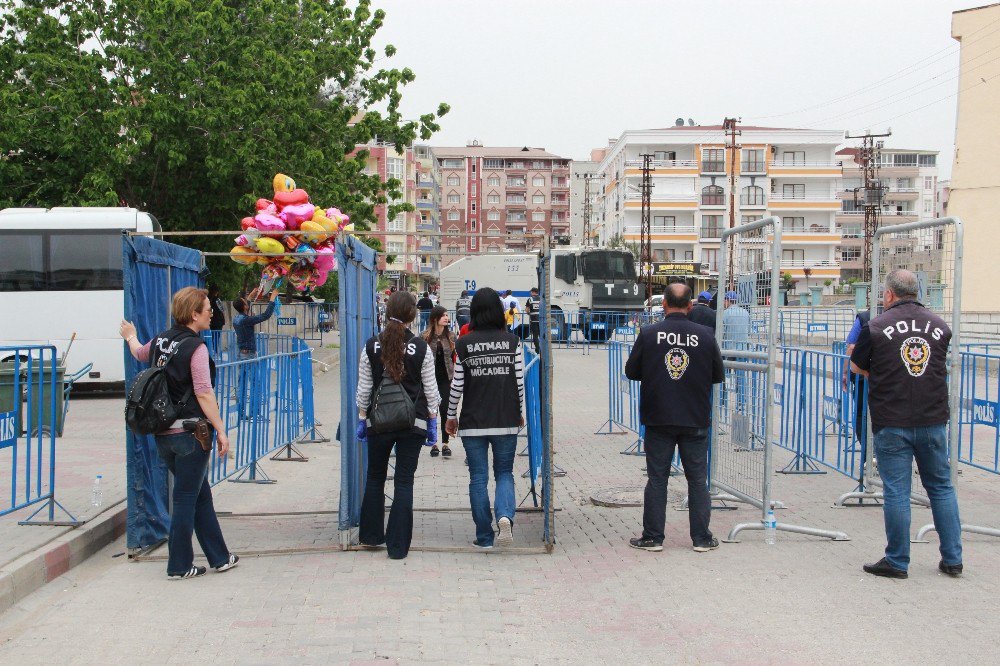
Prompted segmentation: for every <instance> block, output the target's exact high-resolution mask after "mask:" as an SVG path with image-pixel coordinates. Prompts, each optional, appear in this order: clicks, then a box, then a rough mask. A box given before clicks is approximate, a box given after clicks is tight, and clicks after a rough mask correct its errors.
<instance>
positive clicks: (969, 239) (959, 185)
mask: <svg viewBox="0 0 1000 666" xmlns="http://www.w3.org/2000/svg"><path fill="white" fill-rule="evenodd" d="M998 22H1000V3H996V4H992V5H987V6H985V7H977V8H974V9H966V10H963V11H957V12H954V13H953V14H952V24H951V36H952V37H954V38H955V39H957V40H958V41H959V42H960V43H961V55H960V60H959V81H958V90H959V93H958V118H957V121H956V127H955V163H954V166H953V168H952V173H951V184H950V187H949V192H948V214H949V215H954V216H957V217H960V218H962V221H963V222H964V223H965V246H964V247H965V254H964V256H965V262H964V276H963V278H964V279H963V285H964V286H963V289H962V309H963V310H964V311H967V312H996V311H1000V296H997V292H996V289H997V285H998V284H1000V261H997V258H996V248H997V224H996V216H997V208H998V207H1000V163H998V162H997V159H996V157H997V155H1000V125H998V124H997V117H996V116H997V109H1000V61H998V60H997V59H996V58H995V57H994V55H993V54H995V53H997V52H1000V32H998V31H997V30H996V29H995V28H992V27H991V26H993V25H995V24H996V23H998Z"/></svg>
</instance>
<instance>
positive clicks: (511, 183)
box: [507, 176, 528, 187]
mask: <svg viewBox="0 0 1000 666" xmlns="http://www.w3.org/2000/svg"><path fill="white" fill-rule="evenodd" d="M527 184H528V181H526V180H525V179H524V178H521V177H520V176H518V177H515V178H508V179H507V187H526V186H527Z"/></svg>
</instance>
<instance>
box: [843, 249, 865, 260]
mask: <svg viewBox="0 0 1000 666" xmlns="http://www.w3.org/2000/svg"><path fill="white" fill-rule="evenodd" d="M840 260H841V261H861V248H860V247H843V248H840Z"/></svg>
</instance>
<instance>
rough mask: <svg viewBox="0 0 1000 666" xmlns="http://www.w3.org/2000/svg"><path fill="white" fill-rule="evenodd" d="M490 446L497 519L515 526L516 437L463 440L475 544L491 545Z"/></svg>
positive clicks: (465, 438) (490, 436)
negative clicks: (508, 519) (502, 519)
mask: <svg viewBox="0 0 1000 666" xmlns="http://www.w3.org/2000/svg"><path fill="white" fill-rule="evenodd" d="M491 444H492V445H493V478H494V480H496V484H497V490H496V500H495V502H494V506H493V508H494V511H495V513H496V519H497V520H500V519H501V518H510V521H511V522H512V523H513V522H514V505H515V502H516V500H515V499H514V455H515V454H516V453H517V435H484V436H481V437H463V438H462V446H464V447H465V455H466V456H467V457H468V458H469V503H470V504H471V505H472V520H474V521H475V523H476V543H477V544H479V545H480V546H492V545H493V537H494V533H493V514H491V513H490V494H489V491H488V489H487V484H488V483H489V458H490V456H489V451H490V445H491Z"/></svg>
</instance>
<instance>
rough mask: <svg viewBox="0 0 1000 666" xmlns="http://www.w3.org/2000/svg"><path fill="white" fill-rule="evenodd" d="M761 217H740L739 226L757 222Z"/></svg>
mask: <svg viewBox="0 0 1000 666" xmlns="http://www.w3.org/2000/svg"><path fill="white" fill-rule="evenodd" d="M762 217H764V216H763V215H741V216H740V224H750V223H751V222H756V221H757V220H759V219H760V218H762ZM747 233H750V232H747Z"/></svg>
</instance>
